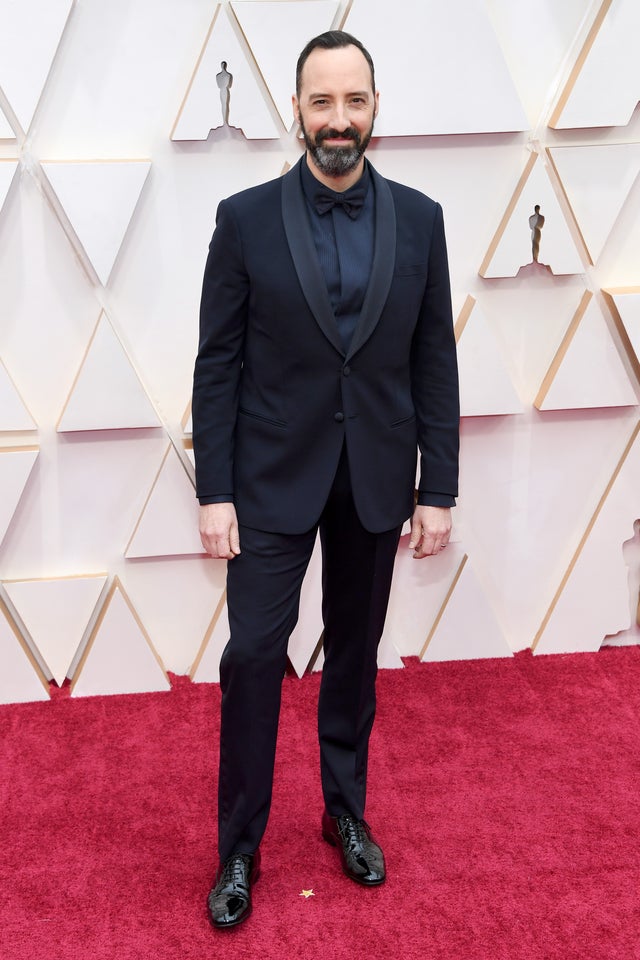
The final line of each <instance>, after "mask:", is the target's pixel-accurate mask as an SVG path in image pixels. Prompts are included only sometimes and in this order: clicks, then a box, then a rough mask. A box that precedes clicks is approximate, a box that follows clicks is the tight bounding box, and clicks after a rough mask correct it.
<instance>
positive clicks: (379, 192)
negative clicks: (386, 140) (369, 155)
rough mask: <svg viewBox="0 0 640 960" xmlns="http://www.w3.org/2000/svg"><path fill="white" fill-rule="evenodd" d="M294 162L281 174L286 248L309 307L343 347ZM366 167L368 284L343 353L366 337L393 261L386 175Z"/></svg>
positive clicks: (377, 316)
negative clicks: (371, 228)
mask: <svg viewBox="0 0 640 960" xmlns="http://www.w3.org/2000/svg"><path fill="white" fill-rule="evenodd" d="M301 162H302V161H299V162H298V163H297V164H296V165H295V167H293V169H292V170H290V171H289V173H287V174H285V176H284V177H283V178H282V219H283V222H284V229H285V233H286V236H287V242H288V244H289V250H290V251H291V256H292V258H293V263H294V266H295V268H296V273H297V274H298V279H299V280H300V285H301V287H302V290H303V293H304V295H305V298H306V301H307V303H308V304H309V309H310V310H311V312H312V313H313V315H314V317H315V318H316V321H317V323H318V326H319V327H320V329H321V330H322V332H323V333H324V335H325V337H326V338H327V339H328V340H329V341H330V343H332V344H333V346H334V347H335V348H336V350H338V352H339V353H341V354H342V355H344V349H343V347H342V343H341V340H340V334H339V332H338V325H337V323H336V318H335V316H334V313H333V310H332V309H331V301H330V300H329V293H328V291H327V284H326V281H325V279H324V275H323V273H322V268H321V266H320V262H319V260H318V254H317V252H316V247H315V243H314V241H313V234H312V233H311V226H310V225H309V218H308V215H307V209H306V201H305V198H304V193H303V191H302V184H301V183H300V170H299V166H300V163H301ZM369 170H370V172H371V176H372V178H373V182H374V186H375V191H376V214H375V240H374V249H373V263H372V265H371V274H370V279H369V286H368V287H367V292H366V294H365V297H364V302H363V304H362V310H361V312H360V319H359V320H358V325H357V327H356V330H355V332H354V335H353V340H352V342H351V346H350V348H349V353H348V356H349V357H352V356H353V355H354V353H355V352H356V351H357V350H359V349H360V347H361V346H362V345H363V344H364V343H365V342H366V341H367V340H368V339H369V337H370V336H371V334H372V333H373V331H374V330H375V327H376V324H377V323H378V320H379V319H380V314H381V313H382V309H383V307H384V305H385V302H386V299H387V296H388V295H389V288H390V286H391V280H392V278H393V271H394V267H395V260H396V210H395V205H394V202H393V197H392V195H391V190H390V189H389V185H388V184H387V182H386V180H385V179H384V178H383V177H381V176H380V174H379V173H377V172H376V171H375V170H374V169H373V167H372V166H371V165H369Z"/></svg>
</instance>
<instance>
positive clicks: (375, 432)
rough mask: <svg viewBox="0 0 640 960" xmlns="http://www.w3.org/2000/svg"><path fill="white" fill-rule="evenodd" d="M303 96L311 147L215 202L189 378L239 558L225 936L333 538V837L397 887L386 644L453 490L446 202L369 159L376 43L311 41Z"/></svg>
mask: <svg viewBox="0 0 640 960" xmlns="http://www.w3.org/2000/svg"><path fill="white" fill-rule="evenodd" d="M292 99H293V110H294V115H295V118H296V120H297V122H298V123H299V124H300V128H301V130H302V132H303V135H304V140H305V144H306V154H305V156H303V157H302V158H301V160H300V162H299V163H298V164H297V165H296V166H295V167H293V169H292V170H290V171H289V172H288V173H287V174H286V175H285V176H284V177H281V178H279V179H278V180H274V181H272V182H270V183H266V184H263V185H261V186H258V187H253V188H251V189H249V190H245V191H243V192H242V193H239V194H237V195H235V196H233V197H230V198H228V199H227V200H224V201H223V202H222V203H220V205H219V208H218V216H217V221H216V229H215V232H214V235H213V239H212V241H211V245H210V248H209V257H208V260H207V265H206V270H205V275H204V284H203V292H202V303H201V335H200V346H199V352H198V357H197V360H196V365H195V373H194V388H193V444H194V450H195V456H196V479H197V496H198V498H199V501H200V504H201V507H200V533H201V538H202V543H203V545H204V547H205V549H206V550H207V552H208V553H210V554H211V556H212V557H216V558H220V559H226V560H227V561H228V568H227V602H228V610H229V624H230V640H229V642H228V644H227V646H226V648H225V650H224V653H223V656H222V659H221V663H220V683H221V688H222V708H221V742H220V770H219V786H218V800H219V807H218V844H219V856H220V866H219V868H218V872H217V875H216V881H215V885H214V887H213V889H212V890H211V892H210V894H209V898H208V910H209V917H210V919H211V922H212V924H213V925H214V927H216V928H218V929H225V928H229V927H234V926H236V925H237V924H238V923H241V922H242V921H244V920H245V919H246V918H247V917H248V916H249V914H250V912H251V905H252V898H251V894H252V886H253V884H254V882H255V881H256V880H257V878H258V875H259V872H260V841H261V839H262V836H263V834H264V831H265V828H266V825H267V818H268V815H269V808H270V803H271V791H272V782H273V768H274V757H275V747H276V735H277V729H278V716H279V709H280V693H281V684H282V679H283V676H284V673H285V667H286V662H287V643H288V640H289V636H290V634H291V632H292V630H293V628H294V626H295V623H296V620H297V616H298V605H299V597H300V588H301V584H302V580H303V577H304V574H305V570H306V568H307V565H308V563H309V559H310V557H311V552H312V550H313V545H314V541H315V538H316V534H317V533H318V531H319V534H320V540H321V546H322V558H323V575H322V588H323V599H322V614H323V620H324V634H323V644H324V667H323V673H322V682H321V688H320V696H319V704H318V732H319V741H320V758H321V779H322V792H323V797H324V812H323V814H322V819H321V830H322V836H323V837H324V839H325V840H326V841H328V842H329V843H330V844H332V845H333V846H335V847H336V848H337V851H338V855H339V863H340V865H341V867H342V870H343V871H344V873H346V874H347V876H348V877H350V878H351V879H352V880H354V881H356V882H357V883H360V884H362V885H364V886H369V887H375V886H378V885H379V884H381V883H382V882H383V881H384V879H385V862H384V856H383V853H382V850H381V849H380V847H379V845H378V844H377V843H376V842H375V840H374V839H373V836H372V832H371V828H370V827H369V825H368V823H367V822H366V821H365V820H364V813H365V797H366V789H367V757H368V745H369V735H370V733H371V729H372V726H373V721H374V715H375V705H376V694H375V681H376V670H377V648H378V643H379V640H380V636H381V634H382V630H383V626H384V618H385V615H386V609H387V602H388V597H389V590H390V587H391V577H392V572H393V564H394V559H395V555H396V551H397V547H398V541H399V537H400V531H401V528H402V525H403V523H404V521H405V520H406V519H407V518H409V517H412V523H411V537H410V544H409V546H410V548H411V549H412V550H413V551H414V552H413V556H414V557H415V558H417V559H420V558H423V557H427V556H431V555H434V554H437V553H438V551H439V550H441V549H443V548H444V547H445V546H446V544H447V542H448V540H449V536H450V530H451V507H452V506H453V505H454V502H455V501H454V497H455V496H456V494H457V467H458V422H459V405H458V382H457V368H456V354H455V342H454V336H453V325H452V317H451V297H450V290H449V273H448V264H447V252H446V246H445V237H444V227H443V219H442V210H441V208H440V206H439V205H438V204H437V203H435V202H434V201H433V200H431V199H429V198H428V197H426V196H424V195H423V194H421V193H419V192H418V191H416V190H413V189H411V188H409V187H406V186H402V185H400V184H397V183H393V182H391V181H388V180H386V179H384V178H383V177H381V176H380V175H379V174H378V173H377V172H376V171H375V170H374V168H373V167H372V166H371V164H369V162H368V161H367V160H366V159H365V157H364V152H365V149H366V147H367V144H368V143H369V140H370V137H371V133H372V130H373V123H374V118H375V116H376V114H377V112H378V99H379V94H378V92H377V91H376V88H375V78H374V67H373V62H372V60H371V56H370V55H369V53H368V52H367V51H366V50H365V48H364V47H363V45H362V44H361V43H360V41H358V40H356V39H355V38H354V37H352V36H350V35H349V34H347V33H344V32H342V31H330V32H328V33H324V34H322V35H320V36H319V37H316V38H314V39H313V40H311V41H310V42H309V43H308V44H307V46H306V47H305V49H304V50H303V51H302V53H301V55H300V58H299V60H298V67H297V75H296V94H295V96H294V97H293V98H292ZM418 451H419V454H420V479H419V482H418V493H417V502H416V497H415V496H414V493H415V491H414V487H415V477H416V457H417V453H418Z"/></svg>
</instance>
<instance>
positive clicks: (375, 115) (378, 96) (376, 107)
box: [373, 90, 380, 117]
mask: <svg viewBox="0 0 640 960" xmlns="http://www.w3.org/2000/svg"><path fill="white" fill-rule="evenodd" d="M379 108H380V91H379V90H376V95H375V106H374V108H373V115H374V117H377V116H378V110H379Z"/></svg>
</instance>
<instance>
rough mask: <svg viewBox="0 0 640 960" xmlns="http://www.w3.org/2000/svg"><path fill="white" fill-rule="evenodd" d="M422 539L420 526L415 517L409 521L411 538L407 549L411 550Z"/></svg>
mask: <svg viewBox="0 0 640 960" xmlns="http://www.w3.org/2000/svg"><path fill="white" fill-rule="evenodd" d="M421 537H422V524H421V523H420V521H419V520H416V519H415V517H413V518H412V520H411V537H410V538H409V549H410V550H413V548H414V547H417V546H418V544H419V543H420V539H421Z"/></svg>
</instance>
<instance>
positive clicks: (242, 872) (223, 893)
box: [207, 850, 260, 930]
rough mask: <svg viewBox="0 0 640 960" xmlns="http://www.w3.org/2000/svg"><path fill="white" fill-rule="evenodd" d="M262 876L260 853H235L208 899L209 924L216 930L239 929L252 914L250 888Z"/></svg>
mask: <svg viewBox="0 0 640 960" xmlns="http://www.w3.org/2000/svg"><path fill="white" fill-rule="evenodd" d="M259 876H260V851H259V850H256V852H255V853H254V854H248V853H236V854H234V855H233V856H232V857H229V859H228V860H225V861H224V863H222V864H220V867H219V868H218V873H217V875H216V883H215V886H214V887H213V889H212V891H211V893H210V894H209V897H208V899H207V910H208V912H209V920H210V921H211V923H212V925H213V926H214V927H215V928H216V930H226V929H227V928H228V927H236V926H237V925H238V924H239V923H242V921H243V920H246V919H247V917H248V916H249V915H250V913H251V886H252V884H254V883H255V882H256V880H257V879H258V877H259Z"/></svg>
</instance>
